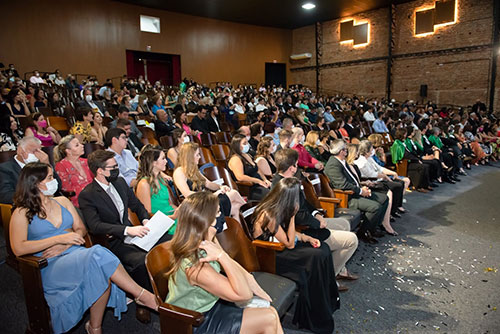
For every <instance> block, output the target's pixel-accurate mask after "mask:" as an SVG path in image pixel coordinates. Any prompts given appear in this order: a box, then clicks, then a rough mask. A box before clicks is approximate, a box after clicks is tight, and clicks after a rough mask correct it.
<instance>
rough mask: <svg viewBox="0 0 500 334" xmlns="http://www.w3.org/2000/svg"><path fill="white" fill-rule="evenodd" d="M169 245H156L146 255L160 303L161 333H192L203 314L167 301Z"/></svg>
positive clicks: (166, 243)
mask: <svg viewBox="0 0 500 334" xmlns="http://www.w3.org/2000/svg"><path fill="white" fill-rule="evenodd" d="M169 245H170V242H165V243H162V244H160V245H158V246H155V247H154V248H153V249H151V250H150V251H149V253H148V254H147V255H146V268H147V269H148V273H149V278H150V280H151V285H152V286H153V292H154V294H155V296H156V299H157V300H158V304H159V307H158V312H159V313H160V327H161V333H162V334H166V333H176V334H177V333H178V334H192V333H193V326H199V325H200V324H201V323H202V322H203V319H204V317H203V314H202V313H199V312H195V311H191V310H188V309H184V308H181V307H177V306H174V305H171V304H167V303H165V299H166V298H167V295H168V280H166V279H165V271H166V268H167V266H168V265H169V263H170V252H169V250H168V247H169Z"/></svg>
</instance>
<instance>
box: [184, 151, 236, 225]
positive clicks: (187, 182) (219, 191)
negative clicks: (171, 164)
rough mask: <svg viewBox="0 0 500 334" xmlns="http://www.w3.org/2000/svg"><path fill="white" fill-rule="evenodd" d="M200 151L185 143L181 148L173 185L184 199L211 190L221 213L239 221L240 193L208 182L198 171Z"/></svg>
mask: <svg viewBox="0 0 500 334" xmlns="http://www.w3.org/2000/svg"><path fill="white" fill-rule="evenodd" d="M199 161H200V149H199V146H198V144H196V143H191V142H189V143H185V144H184V145H182V146H181V149H180V151H179V156H178V158H177V168H176V169H175V171H174V183H175V185H176V187H177V188H178V189H179V191H180V192H181V193H182V195H183V196H184V197H188V196H189V195H191V194H192V193H193V192H196V191H203V190H206V189H208V190H211V191H214V192H215V195H217V196H218V197H219V202H220V205H221V212H222V214H223V215H224V216H229V215H231V217H233V218H235V219H238V220H239V212H240V207H241V206H242V205H243V204H245V200H244V199H243V198H242V197H241V195H240V193H239V192H237V191H236V190H234V189H231V188H229V187H228V186H225V185H219V184H217V183H215V182H211V181H209V180H208V179H207V178H206V177H205V176H203V174H201V173H200V170H199V169H198V162H199Z"/></svg>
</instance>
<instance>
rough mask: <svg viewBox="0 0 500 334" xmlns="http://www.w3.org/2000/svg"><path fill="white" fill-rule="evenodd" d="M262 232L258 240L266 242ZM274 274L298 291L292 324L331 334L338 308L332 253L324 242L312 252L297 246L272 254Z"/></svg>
mask: <svg viewBox="0 0 500 334" xmlns="http://www.w3.org/2000/svg"><path fill="white" fill-rule="evenodd" d="M271 235H272V234H271V233H269V231H267V232H265V233H264V234H263V235H261V236H260V237H259V238H258V239H261V240H269V237H270V236H271ZM276 274H278V275H280V276H283V277H286V278H288V279H291V280H292V281H294V282H295V283H297V285H298V287H299V297H298V299H297V304H296V307H295V313H294V315H293V323H294V324H296V325H298V327H299V328H307V329H309V330H310V331H312V332H314V333H325V334H326V333H328V334H331V333H333V331H334V329H335V321H334V319H333V312H335V311H336V310H337V309H338V308H339V307H340V299H339V292H338V288H337V283H336V281H335V274H334V268H333V260H332V253H331V251H330V248H329V247H328V246H327V244H325V243H324V242H322V243H321V246H320V247H318V248H314V247H312V246H311V244H309V243H306V242H301V241H299V242H297V244H296V245H295V248H294V249H287V248H285V249H284V250H283V251H281V252H276Z"/></svg>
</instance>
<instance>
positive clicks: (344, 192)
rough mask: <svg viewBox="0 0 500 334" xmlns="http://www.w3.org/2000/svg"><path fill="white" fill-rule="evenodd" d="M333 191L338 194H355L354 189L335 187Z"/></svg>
mask: <svg viewBox="0 0 500 334" xmlns="http://www.w3.org/2000/svg"><path fill="white" fill-rule="evenodd" d="M333 191H334V192H335V194H337V193H339V194H345V195H352V194H354V191H352V190H342V189H333Z"/></svg>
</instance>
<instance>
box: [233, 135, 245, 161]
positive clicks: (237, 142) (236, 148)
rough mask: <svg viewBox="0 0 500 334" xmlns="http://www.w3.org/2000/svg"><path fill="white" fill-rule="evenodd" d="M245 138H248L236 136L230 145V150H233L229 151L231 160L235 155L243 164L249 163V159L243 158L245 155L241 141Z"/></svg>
mask: <svg viewBox="0 0 500 334" xmlns="http://www.w3.org/2000/svg"><path fill="white" fill-rule="evenodd" d="M245 138H246V137H245V136H243V135H240V134H236V135H234V137H233V139H232V140H231V144H229V148H230V149H231V150H230V151H229V159H230V158H231V157H232V156H233V155H237V156H238V157H239V158H240V159H241V162H242V163H247V162H246V160H247V159H245V158H244V157H243V153H242V152H241V141H242V140H243V139H245Z"/></svg>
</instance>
